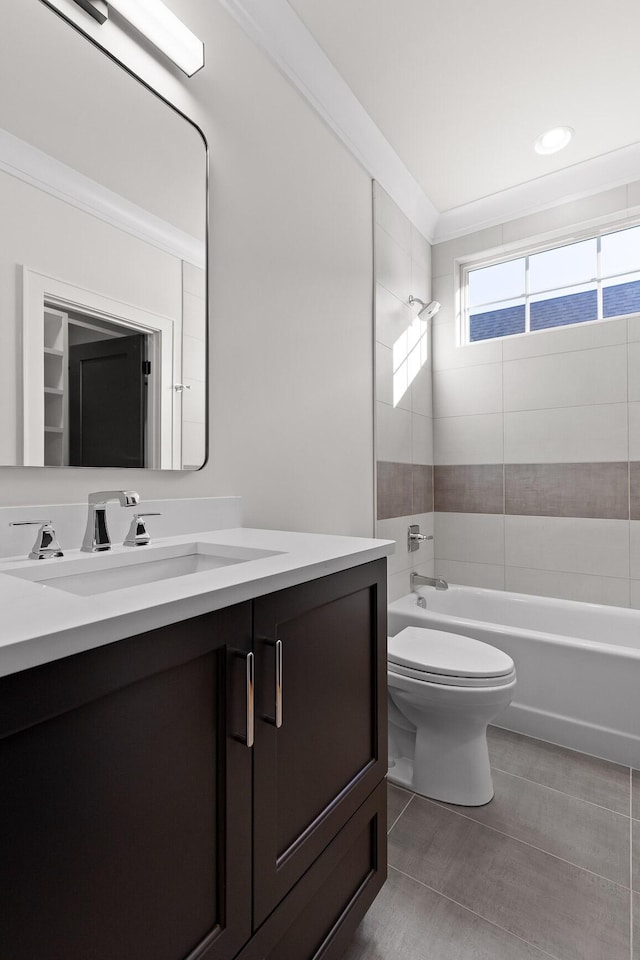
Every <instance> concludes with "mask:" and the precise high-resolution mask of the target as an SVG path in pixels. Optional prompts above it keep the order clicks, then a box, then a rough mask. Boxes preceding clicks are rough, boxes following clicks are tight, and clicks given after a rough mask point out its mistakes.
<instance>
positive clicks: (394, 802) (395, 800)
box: [387, 783, 413, 830]
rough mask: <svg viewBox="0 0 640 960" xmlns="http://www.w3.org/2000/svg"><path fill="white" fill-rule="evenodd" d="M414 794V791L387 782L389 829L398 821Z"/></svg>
mask: <svg viewBox="0 0 640 960" xmlns="http://www.w3.org/2000/svg"><path fill="white" fill-rule="evenodd" d="M412 796H413V794H412V793H409V792H408V791H407V790H402V789H401V788H400V787H396V785H395V784H394V783H387V830H388V829H389V828H390V827H391V826H392V825H393V824H394V823H395V822H396V820H397V819H398V817H399V816H400V814H401V813H402V811H403V810H404V808H405V807H406V805H407V804H408V802H409V800H410V799H411V797H412Z"/></svg>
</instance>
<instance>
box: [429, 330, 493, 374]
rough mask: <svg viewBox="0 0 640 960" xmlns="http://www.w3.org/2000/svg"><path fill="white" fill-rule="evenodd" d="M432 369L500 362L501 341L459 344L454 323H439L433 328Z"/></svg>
mask: <svg viewBox="0 0 640 960" xmlns="http://www.w3.org/2000/svg"><path fill="white" fill-rule="evenodd" d="M432 344H433V348H432V349H433V369H434V370H448V369H451V368H452V367H473V366H476V365H477V364H480V363H500V361H501V360H502V341H501V340H484V341H478V343H468V344H464V345H462V346H461V345H459V344H458V342H457V331H456V324H455V323H440V324H438V325H437V326H434V328H433V340H432Z"/></svg>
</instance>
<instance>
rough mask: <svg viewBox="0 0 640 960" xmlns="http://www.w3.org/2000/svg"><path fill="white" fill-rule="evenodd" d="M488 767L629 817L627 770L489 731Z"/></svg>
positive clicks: (541, 742)
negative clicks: (489, 764)
mask: <svg viewBox="0 0 640 960" xmlns="http://www.w3.org/2000/svg"><path fill="white" fill-rule="evenodd" d="M488 742H489V756H490V758H491V766H492V767H495V768H496V769H498V770H504V771H505V772H506V773H512V774H515V776H518V777H526V778H527V779H528V780H533V781H535V782H536V783H542V784H544V785H545V786H547V787H554V789H556V790H562V792H563V793H568V794H569V795H570V796H572V797H578V798H579V799H580V800H588V801H589V802H590V803H597V804H600V806H601V807H607V808H608V809H609V810H615V811H616V812H617V813H623V814H625V815H626V816H628V815H629V768H628V767H623V766H621V765H620V764H617V763H610V762H609V761H608V760H599V759H598V758H597V757H589V756H587V754H585V753H577V752H576V751H575V750H567V749H566V748H565V747H557V746H556V745H555V744H553V743H546V742H545V741H544V740H533V739H531V737H525V736H522V734H519V733H512V732H511V731H510V730H501V729H500V728H499V727H489V730H488Z"/></svg>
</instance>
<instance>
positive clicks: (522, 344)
mask: <svg viewBox="0 0 640 960" xmlns="http://www.w3.org/2000/svg"><path fill="white" fill-rule="evenodd" d="M626 340H627V321H626V320H599V321H597V322H595V323H576V324H573V325H572V326H570V327H558V328H557V329H556V330H538V331H534V332H533V333H527V334H523V335H522V336H519V337H507V338H506V339H505V340H504V342H503V356H504V359H505V360H520V359H522V358H523V357H541V356H545V355H546V354H550V353H570V352H572V351H573V350H589V349H595V348H597V347H610V346H615V345H616V344H619V343H626Z"/></svg>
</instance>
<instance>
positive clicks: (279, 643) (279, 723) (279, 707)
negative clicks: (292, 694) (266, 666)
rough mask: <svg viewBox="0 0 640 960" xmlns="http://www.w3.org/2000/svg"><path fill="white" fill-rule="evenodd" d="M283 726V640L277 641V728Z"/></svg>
mask: <svg viewBox="0 0 640 960" xmlns="http://www.w3.org/2000/svg"><path fill="white" fill-rule="evenodd" d="M281 726H282V640H276V727H278V728H280V727H281Z"/></svg>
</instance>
